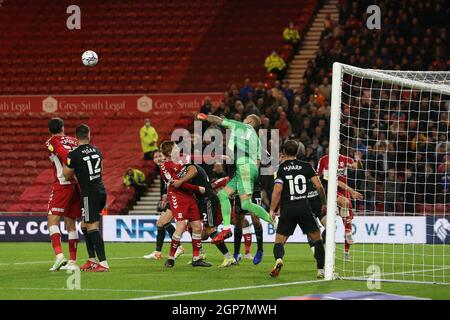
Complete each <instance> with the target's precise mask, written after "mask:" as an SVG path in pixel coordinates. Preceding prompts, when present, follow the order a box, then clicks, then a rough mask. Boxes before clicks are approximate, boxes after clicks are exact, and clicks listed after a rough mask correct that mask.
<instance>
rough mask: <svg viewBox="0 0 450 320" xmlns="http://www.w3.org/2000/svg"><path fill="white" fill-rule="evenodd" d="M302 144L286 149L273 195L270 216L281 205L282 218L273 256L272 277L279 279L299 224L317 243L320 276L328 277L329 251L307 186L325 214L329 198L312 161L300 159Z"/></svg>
mask: <svg viewBox="0 0 450 320" xmlns="http://www.w3.org/2000/svg"><path fill="white" fill-rule="evenodd" d="M298 146H299V143H297V142H296V141H294V140H288V141H286V142H285V143H284V145H283V146H282V149H281V152H282V157H283V158H282V160H283V162H282V163H281V164H280V166H279V168H278V171H277V174H276V179H275V182H274V183H275V186H274V190H273V193H272V202H271V205H270V215H271V216H274V215H275V212H276V210H277V208H278V206H280V219H279V224H278V228H277V234H276V237H275V245H274V247H273V254H274V257H275V261H276V262H275V266H274V267H273V269H272V271H271V273H270V276H271V277H277V276H278V275H279V273H280V271H281V268H282V267H283V256H284V244H285V243H286V241H287V239H288V238H289V236H291V235H292V234H293V233H294V230H295V228H296V227H297V225H299V226H300V228H301V229H302V231H303V233H305V234H307V235H308V237H309V238H310V239H311V240H312V241H314V247H315V250H314V257H315V258H316V261H317V277H318V278H323V277H324V270H323V268H324V264H325V249H324V246H323V241H322V239H321V237H320V229H319V227H318V225H317V222H316V220H315V219H314V216H313V214H312V212H311V209H310V207H309V205H308V203H307V202H308V200H307V183H308V182H309V181H311V182H312V183H313V184H314V186H315V187H316V189H317V190H318V192H319V195H320V198H321V200H322V211H324V212H325V211H326V197H325V191H324V189H323V186H322V183H321V182H320V178H319V177H318V176H316V173H315V172H314V169H313V168H312V167H311V165H310V164H309V163H308V162H304V161H300V160H297V159H296V157H297V152H298Z"/></svg>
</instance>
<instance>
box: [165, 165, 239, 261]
mask: <svg viewBox="0 0 450 320" xmlns="http://www.w3.org/2000/svg"><path fill="white" fill-rule="evenodd" d="M188 181H190V182H191V183H192V184H194V185H198V186H201V187H203V188H204V189H205V193H204V194H198V195H196V197H197V204H198V207H199V209H200V213H201V215H202V217H203V232H202V240H206V239H208V238H211V239H213V238H214V237H215V236H217V234H218V232H217V227H218V226H219V225H220V224H221V223H222V221H221V220H222V216H221V214H220V205H219V198H218V197H217V195H216V193H215V192H214V189H213V186H212V185H211V183H210V181H209V177H208V175H207V173H206V171H205V170H204V169H203V168H202V167H201V166H199V165H196V164H190V165H188V171H187V173H186V175H185V176H184V177H182V178H181V179H180V180H176V181H175V182H174V183H173V186H174V187H175V188H179V187H180V186H182V184H183V183H185V182H188ZM215 186H216V187H220V185H218V184H215ZM216 247H217V249H218V250H219V251H220V252H221V253H222V255H223V257H224V260H223V262H222V264H221V265H220V266H219V268H226V267H229V266H231V265H232V264H234V263H235V262H236V261H235V260H234V258H233V257H232V256H231V254H230V252H229V251H228V248H227V246H226V245H225V242H223V241H221V242H217V243H216Z"/></svg>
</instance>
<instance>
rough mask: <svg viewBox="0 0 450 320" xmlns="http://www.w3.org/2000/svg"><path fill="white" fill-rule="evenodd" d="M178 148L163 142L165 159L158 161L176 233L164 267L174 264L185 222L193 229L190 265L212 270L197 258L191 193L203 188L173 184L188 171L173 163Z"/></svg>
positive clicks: (197, 225) (198, 228) (198, 232)
mask: <svg viewBox="0 0 450 320" xmlns="http://www.w3.org/2000/svg"><path fill="white" fill-rule="evenodd" d="M178 151H179V149H178V147H177V146H176V144H175V142H173V141H164V142H163V143H162V144H161V152H162V153H163V155H164V156H165V157H166V160H164V161H162V162H161V166H160V170H161V176H162V177H163V179H164V181H165V182H166V183H167V184H168V185H169V187H168V188H169V189H168V193H167V199H168V201H169V205H170V210H171V211H172V213H173V215H174V218H175V220H176V227H175V232H174V234H173V236H172V242H171V245H170V254H169V257H168V259H167V260H166V263H165V266H166V267H167V268H172V267H173V266H174V265H175V253H176V251H177V248H178V246H179V245H180V240H181V236H182V235H183V232H184V231H185V227H186V222H185V220H188V222H189V224H190V228H191V230H192V249H193V257H192V266H193V267H211V264H210V263H208V262H205V261H204V260H203V259H201V257H200V250H201V247H202V237H201V236H202V224H201V216H200V211H199V208H198V205H197V202H196V200H195V198H194V192H199V193H205V191H206V190H205V188H204V187H201V186H196V185H192V184H189V183H183V184H182V185H180V186H179V188H175V187H174V186H173V183H174V182H175V181H176V180H179V179H180V178H182V177H184V176H185V175H186V171H187V168H186V166H185V165H184V164H183V163H181V162H180V163H175V162H174V161H172V155H173V154H176V153H178Z"/></svg>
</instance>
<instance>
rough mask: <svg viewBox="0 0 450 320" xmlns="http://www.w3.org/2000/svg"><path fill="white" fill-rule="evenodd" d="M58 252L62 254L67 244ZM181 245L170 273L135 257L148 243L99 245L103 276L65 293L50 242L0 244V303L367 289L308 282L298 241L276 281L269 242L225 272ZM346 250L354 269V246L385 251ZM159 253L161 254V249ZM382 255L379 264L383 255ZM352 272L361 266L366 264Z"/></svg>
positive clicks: (404, 288) (405, 290)
mask: <svg viewBox="0 0 450 320" xmlns="http://www.w3.org/2000/svg"><path fill="white" fill-rule="evenodd" d="M255 247H256V246H255V245H254V246H253V247H252V249H253V250H255ZM403 247H404V246H403ZM63 248H64V250H65V251H67V244H64V247H63ZM185 248H186V249H187V252H186V254H185V255H183V256H181V257H180V258H179V259H178V260H177V261H176V265H175V268H174V269H165V268H164V266H163V264H164V260H160V261H154V260H144V259H143V258H142V256H143V255H144V254H147V253H149V252H150V251H152V250H153V249H154V244H153V243H149V244H143V243H106V251H107V255H108V258H109V260H110V261H109V264H110V267H111V272H109V273H81V278H80V289H79V290H69V289H67V285H66V281H67V279H68V277H69V276H70V275H68V274H66V273H65V272H64V271H59V272H54V273H52V272H49V271H48V269H49V267H50V266H51V264H52V249H51V246H50V243H0V299H56V300H63V299H133V298H145V299H177V300H178V299H193V300H201V299H277V298H282V297H287V296H301V295H306V294H318V293H321V294H323V293H329V292H333V291H344V290H358V291H371V290H369V289H368V288H367V283H366V282H365V281H345V280H336V281H330V282H328V281H316V278H315V276H316V271H315V261H314V258H313V256H312V254H311V251H310V249H309V247H308V246H307V245H306V244H288V245H286V256H285V259H284V261H285V267H284V268H283V270H282V272H281V274H280V276H279V277H278V278H276V279H272V278H270V277H269V272H270V270H271V268H272V266H273V256H272V245H271V244H266V245H265V257H264V260H263V262H262V263H261V264H260V265H257V266H255V265H253V263H252V262H251V261H242V262H241V264H240V265H239V266H232V267H230V268H226V269H219V268H218V267H217V266H218V265H219V264H220V263H221V262H222V257H221V255H220V254H219V253H218V251H217V250H216V248H215V247H213V246H211V245H209V244H205V251H206V254H207V260H208V261H210V262H212V263H213V264H214V266H213V267H212V268H192V267H191V266H189V265H188V264H187V262H188V261H189V259H190V254H191V250H190V245H189V244H185ZM229 248H230V249H231V248H232V244H229ZM353 248H354V254H355V260H356V262H352V263H354V264H355V265H356V264H357V263H359V262H357V261H358V260H360V259H362V258H363V257H362V256H361V255H362V253H363V250H362V249H364V250H369V249H376V250H378V251H379V250H381V249H384V250H385V251H386V252H389V250H388V249H386V248H382V247H381V245H377V246H373V245H370V246H368V245H365V247H364V248H363V247H362V245H355V246H353ZM164 249H165V252H167V249H168V245H165V248H164ZM338 250H339V248H338ZM404 250H408V248H406V249H404ZM424 250H425V249H424ZM427 250H429V249H427ZM433 250H437V249H434V248H433ZM386 252H385V259H386V260H385V262H387V261H388V259H389V256H390V255H389V254H388V253H386ZM365 254H366V253H365ZM392 256H394V255H392ZM405 256H406V257H407V256H408V255H403V257H405ZM85 259H86V254H85V247H84V243H81V244H80V247H79V259H78V261H79V263H82V262H84V261H85ZM426 259H432V258H431V257H427V258H426ZM425 262H426V263H425ZM425 262H424V265H428V264H432V262H433V261H432V260H427V261H425ZM447 262H448V260H447ZM339 263H341V262H339V261H338V266H339ZM366 264H367V263H366ZM386 265H390V264H388V263H386ZM404 265H405V264H403V266H404ZM339 267H342V265H341V266H339ZM359 267H361V268H363V267H364V268H365V267H366V265H365V264H364V265H361V266H359ZM447 267H448V266H447ZM396 268H400V269H397V270H395V271H399V272H403V271H404V270H402V269H401V268H402V267H401V266H399V267H396ZM403 269H404V267H403ZM388 271H389V270H388ZM440 272H441V271H440ZM443 272H446V274H445V276H446V277H447V278H446V279H447V281H448V279H449V277H450V275H449V274H448V269H446V270H445V271H443ZM441 274H442V272H441ZM206 290H208V292H205V291H206ZM379 291H382V292H387V293H394V294H399V295H407V296H417V297H423V298H432V299H450V286H449V285H438V284H411V283H390V282H386V283H385V282H383V283H381V289H380V290H379Z"/></svg>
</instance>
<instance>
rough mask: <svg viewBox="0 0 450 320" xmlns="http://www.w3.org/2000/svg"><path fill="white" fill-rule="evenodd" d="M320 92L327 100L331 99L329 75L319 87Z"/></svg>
mask: <svg viewBox="0 0 450 320" xmlns="http://www.w3.org/2000/svg"><path fill="white" fill-rule="evenodd" d="M317 91H318V92H319V94H321V95H322V96H323V97H324V98H325V99H326V100H327V101H331V84H330V80H329V78H328V77H325V78H323V82H322V84H320V85H319V87H318V88H317Z"/></svg>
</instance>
